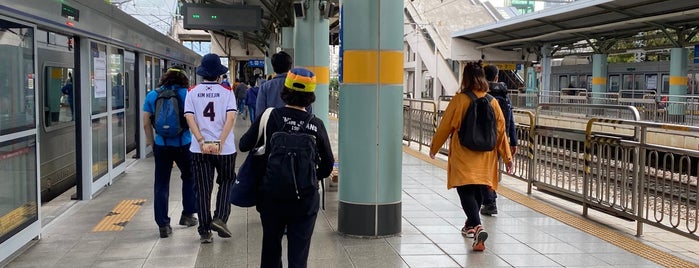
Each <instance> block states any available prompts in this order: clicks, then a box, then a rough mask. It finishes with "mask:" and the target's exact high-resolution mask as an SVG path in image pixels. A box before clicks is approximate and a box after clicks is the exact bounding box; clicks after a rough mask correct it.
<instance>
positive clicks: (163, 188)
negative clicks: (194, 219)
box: [153, 144, 197, 227]
mask: <svg viewBox="0 0 699 268" xmlns="http://www.w3.org/2000/svg"><path fill="white" fill-rule="evenodd" d="M153 157H154V158H155V185H154V187H153V188H154V189H155V194H154V197H153V199H154V200H153V209H154V214H155V222H156V223H157V224H158V226H159V227H163V226H166V225H168V224H170V217H169V216H168V199H169V198H170V175H171V173H172V163H173V162H175V163H176V164H177V167H178V168H179V169H180V173H182V175H181V178H182V207H183V210H182V214H186V215H190V214H193V213H197V204H196V200H197V198H196V195H195V193H194V173H192V153H191V152H189V144H185V145H182V146H180V147H173V146H160V145H153Z"/></svg>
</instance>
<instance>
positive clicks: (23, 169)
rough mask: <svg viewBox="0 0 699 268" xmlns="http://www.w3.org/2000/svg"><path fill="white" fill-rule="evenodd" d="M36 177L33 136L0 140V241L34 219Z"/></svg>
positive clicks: (35, 215)
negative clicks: (2, 141)
mask: <svg viewBox="0 0 699 268" xmlns="http://www.w3.org/2000/svg"><path fill="white" fill-rule="evenodd" d="M0 39H1V38H0ZM36 177H37V173H36V140H35V139H34V137H26V138H21V139H17V140H11V141H8V142H4V143H0V196H1V197H2V198H0V223H3V224H0V243H2V242H4V241H5V240H7V239H8V238H10V237H11V236H12V234H14V233H15V232H16V230H18V229H20V228H23V227H25V226H27V225H29V224H31V223H32V222H35V221H37V220H38V206H37V203H36V201H37V200H38V198H37V196H36V191H37V185H36Z"/></svg>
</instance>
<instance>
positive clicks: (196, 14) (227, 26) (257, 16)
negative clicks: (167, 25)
mask: <svg viewBox="0 0 699 268" xmlns="http://www.w3.org/2000/svg"><path fill="white" fill-rule="evenodd" d="M182 16H183V17H184V20H183V26H184V28H185V29H196V30H229V31H254V30H259V29H261V28H262V8H261V7H260V6H250V5H245V6H243V5H208V4H193V3H187V4H184V5H182Z"/></svg>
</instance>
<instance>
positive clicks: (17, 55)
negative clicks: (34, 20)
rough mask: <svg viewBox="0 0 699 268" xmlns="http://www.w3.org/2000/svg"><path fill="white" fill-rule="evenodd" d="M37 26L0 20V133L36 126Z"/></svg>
mask: <svg viewBox="0 0 699 268" xmlns="http://www.w3.org/2000/svg"><path fill="white" fill-rule="evenodd" d="M34 91H35V85H34V29H33V28H30V27H26V26H24V25H20V24H16V23H12V22H8V21H3V20H0V135H2V134H8V133H13V132H17V131H22V130H27V129H32V128H34V124H35V122H36V121H35V118H36V116H35V113H34V104H35V101H34Z"/></svg>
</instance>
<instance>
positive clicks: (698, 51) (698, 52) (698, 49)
mask: <svg viewBox="0 0 699 268" xmlns="http://www.w3.org/2000/svg"><path fill="white" fill-rule="evenodd" d="M694 63H699V45H694Z"/></svg>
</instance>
